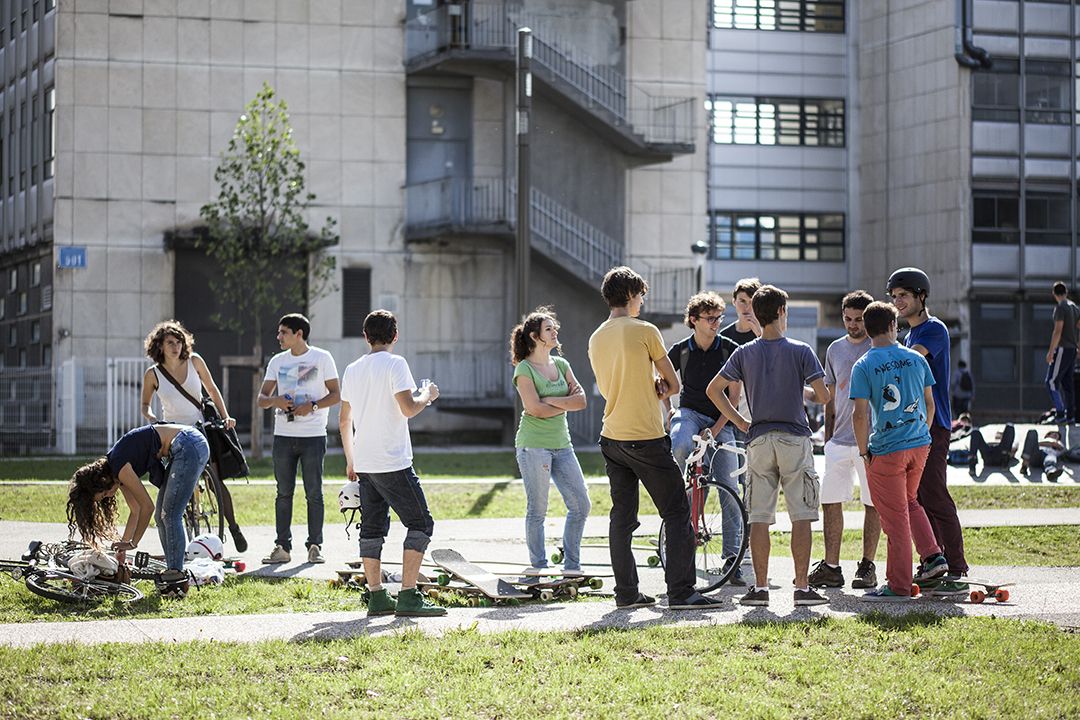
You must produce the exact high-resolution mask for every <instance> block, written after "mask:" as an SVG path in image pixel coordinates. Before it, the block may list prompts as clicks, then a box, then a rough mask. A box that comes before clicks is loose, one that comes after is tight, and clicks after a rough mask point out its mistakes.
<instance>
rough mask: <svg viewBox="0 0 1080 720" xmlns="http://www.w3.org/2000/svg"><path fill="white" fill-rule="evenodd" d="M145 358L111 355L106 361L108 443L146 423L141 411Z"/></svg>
mask: <svg viewBox="0 0 1080 720" xmlns="http://www.w3.org/2000/svg"><path fill="white" fill-rule="evenodd" d="M147 363H148V361H147V360H146V358H130V357H128V358H109V359H108V360H107V361H106V363H105V418H106V425H105V438H106V440H107V442H108V443H109V445H111V444H112V443H113V442H115V441H116V439H117V438H119V437H120V436H121V435H123V434H124V433H126V432H127V431H128V430H131V429H132V428H135V427H138V426H139V425H142V424H144V422H145V421H144V420H143V417H142V410H141V396H142V378H143V373H144V372H146V367H147Z"/></svg>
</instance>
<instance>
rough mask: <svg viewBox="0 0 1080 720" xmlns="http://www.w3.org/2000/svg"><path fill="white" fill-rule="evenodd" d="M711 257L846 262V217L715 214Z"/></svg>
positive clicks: (796, 214) (712, 218)
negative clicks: (844, 260)
mask: <svg viewBox="0 0 1080 720" xmlns="http://www.w3.org/2000/svg"><path fill="white" fill-rule="evenodd" d="M709 257H711V258H712V259H714V260H821V261H842V260H843V259H844V216H843V215H842V214H839V213H836V214H813V213H761V212H752V213H751V212H730V211H713V212H712V213H710V215H709Z"/></svg>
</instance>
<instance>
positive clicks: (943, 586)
mask: <svg viewBox="0 0 1080 720" xmlns="http://www.w3.org/2000/svg"><path fill="white" fill-rule="evenodd" d="M969 590H971V586H970V585H968V584H967V583H966V582H964V581H963V578H946V579H944V580H942V581H941V582H940V583H938V585H937V587H935V588H934V589H933V590H931V591H930V594H931V595H935V596H938V597H942V596H948V595H966V594H967V593H968V591H969Z"/></svg>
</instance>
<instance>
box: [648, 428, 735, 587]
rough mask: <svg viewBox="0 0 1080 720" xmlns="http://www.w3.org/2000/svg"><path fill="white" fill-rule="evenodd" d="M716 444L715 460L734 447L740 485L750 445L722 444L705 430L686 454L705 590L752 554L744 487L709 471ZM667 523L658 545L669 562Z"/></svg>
mask: <svg viewBox="0 0 1080 720" xmlns="http://www.w3.org/2000/svg"><path fill="white" fill-rule="evenodd" d="M709 450H712V455H710V460H713V459H715V456H716V453H718V452H721V451H723V452H730V453H733V454H734V455H735V456H736V457H737V458H738V459H739V463H738V465H739V466H738V467H737V468H736V469H735V470H733V471H732V472H731V478H732V479H733V480H735V482H734V485H735V486H736V487H738V480H737V478H739V477H740V476H741V475H742V474H743V473H744V472H745V471H746V450H745V449H744V448H740V447H736V446H734V445H726V444H718V443H717V442H716V440H715V438H713V437H712V434H711V433H710V432H709V431H708V430H705V432H704V433H703V434H702V435H695V436H694V449H693V451H691V453H690V455H689V456H688V457H687V458H686V470H685V478H686V494H687V498H688V500H689V501H690V528H691V532H692V533H693V542H694V559H695V565H696V567H697V578H698V583H699V584H698V587H697V590H698V591H699V592H703V593H704V592H710V591H712V590H715V589H716V588H718V587H720V586H721V585H723V584H724V583H726V582H727V581H728V580H730V579H731V578H732V576H734V575H735V573H736V572H737V571H738V569H739V565H740V564H741V563H742V560H743V557H744V556H745V555H746V547H747V544H748V542H749V532H748V528H749V524H748V517H747V514H746V508H745V506H744V505H743V501H742V497H741V495H742V493H741V492H738V491H736V490H735V489H733V488H732V487H730V486H728V485H725V484H721V483H720V482H719V481H718V480H717V479H716V478H714V477H712V475H711V474H710V473H709V467H710V466H711V465H712V463H711V462H710V463H709V465H706V464H705V463H704V460H705V455H706V453H708V452H709ZM667 532H668V531H667V527H666V524H665V523H661V525H660V538H659V544H658V547H657V550H658V554H659V556H660V564H661V565H664V566H665V567H666V565H667V547H666V545H667V543H666V540H667Z"/></svg>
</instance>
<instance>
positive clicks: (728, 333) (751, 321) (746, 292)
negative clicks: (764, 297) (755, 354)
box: [720, 277, 761, 345]
mask: <svg viewBox="0 0 1080 720" xmlns="http://www.w3.org/2000/svg"><path fill="white" fill-rule="evenodd" d="M760 289H761V281H760V280H758V279H757V278H756V277H754V278H743V279H742V280H740V281H739V282H737V283H735V288H734V289H733V290H732V291H731V304H732V305H733V306H734V307H735V322H733V323H731V324H730V325H725V326H724V327H723V328H722V329H721V330H720V334H721V335H723V336H724V337H726V338H727V339H728V340H731V341H732V342H734V343H735V344H736V345H745V344H746V343H748V342H750V341H751V340H756V339H758V338H759V337H761V325H760V324H759V323H758V321H757V318H756V317H754V305H753V298H754V293H756V292H757V291H758V290H760Z"/></svg>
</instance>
